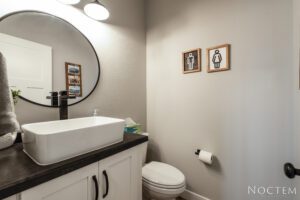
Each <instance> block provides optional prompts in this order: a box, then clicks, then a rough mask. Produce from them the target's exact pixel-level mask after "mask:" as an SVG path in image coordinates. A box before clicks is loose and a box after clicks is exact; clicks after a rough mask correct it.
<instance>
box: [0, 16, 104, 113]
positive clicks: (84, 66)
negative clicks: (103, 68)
mask: <svg viewBox="0 0 300 200" xmlns="http://www.w3.org/2000/svg"><path fill="white" fill-rule="evenodd" d="M0 22H1V23H0V52H2V54H3V55H4V57H5V59H6V64H7V69H8V79H9V85H10V87H11V89H12V90H15V91H18V90H20V97H21V98H22V99H24V100H27V101H29V102H32V103H35V104H38V105H43V106H49V107H53V106H54V107H57V106H58V101H59V97H57V96H56V94H57V93H56V92H59V91H68V95H69V96H70V99H69V100H68V104H69V105H74V104H76V103H79V102H81V101H83V100H84V99H86V98H87V97H88V96H89V95H90V94H91V93H92V92H93V91H94V89H95V88H96V86H97V84H98V81H99V77H100V65H99V60H98V57H97V54H96V52H95V49H94V47H93V46H92V44H91V43H90V42H89V40H88V39H87V38H86V37H85V36H84V35H83V34H82V33H81V32H80V31H79V30H78V29H76V28H75V27H74V26H73V25H71V24H70V23H68V22H66V21H65V20H63V19H60V18H58V17H55V16H53V15H50V14H47V13H42V12H35V11H24V12H18V13H13V14H10V15H7V16H5V17H3V18H1V19H0ZM52 92H54V93H52ZM58 94H59V93H58ZM64 94H65V92H64Z"/></svg>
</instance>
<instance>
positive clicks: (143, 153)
mask: <svg viewBox="0 0 300 200" xmlns="http://www.w3.org/2000/svg"><path fill="white" fill-rule="evenodd" d="M142 135H145V136H148V137H149V133H142ZM145 144H146V145H143V146H142V156H143V165H145V164H146V158H147V149H148V142H146V143H145Z"/></svg>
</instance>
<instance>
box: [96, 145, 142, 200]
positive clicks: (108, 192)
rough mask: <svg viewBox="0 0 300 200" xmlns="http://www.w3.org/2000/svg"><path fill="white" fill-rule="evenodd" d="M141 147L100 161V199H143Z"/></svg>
mask: <svg viewBox="0 0 300 200" xmlns="http://www.w3.org/2000/svg"><path fill="white" fill-rule="evenodd" d="M140 152H141V150H140V149H139V147H137V148H136V149H130V150H129V151H125V152H121V153H119V154H117V155H116V156H112V157H109V158H106V159H104V160H102V161H100V162H99V180H100V181H99V188H100V196H99V200H141V199H142V192H141V191H142V189H141V187H140V186H141V184H142V174H141V172H142V163H141V159H139V158H140V155H139V154H140Z"/></svg>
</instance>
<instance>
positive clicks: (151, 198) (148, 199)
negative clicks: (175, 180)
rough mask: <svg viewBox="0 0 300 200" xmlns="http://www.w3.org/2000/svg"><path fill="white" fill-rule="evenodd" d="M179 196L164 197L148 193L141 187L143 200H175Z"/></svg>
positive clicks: (155, 193) (151, 192)
mask: <svg viewBox="0 0 300 200" xmlns="http://www.w3.org/2000/svg"><path fill="white" fill-rule="evenodd" d="M179 195H180V194H178V195H176V196H175V195H172V196H170V195H166V194H161V193H157V192H154V191H150V190H148V189H147V188H145V187H143V200H176V198H177V197H179Z"/></svg>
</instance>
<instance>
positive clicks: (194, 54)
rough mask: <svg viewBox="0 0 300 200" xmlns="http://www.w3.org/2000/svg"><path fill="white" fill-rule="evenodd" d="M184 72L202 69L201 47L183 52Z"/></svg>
mask: <svg viewBox="0 0 300 200" xmlns="http://www.w3.org/2000/svg"><path fill="white" fill-rule="evenodd" d="M182 63H183V73H184V74H187V73H193V72H200V71H201V49H193V50H190V51H186V52H183V53H182Z"/></svg>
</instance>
